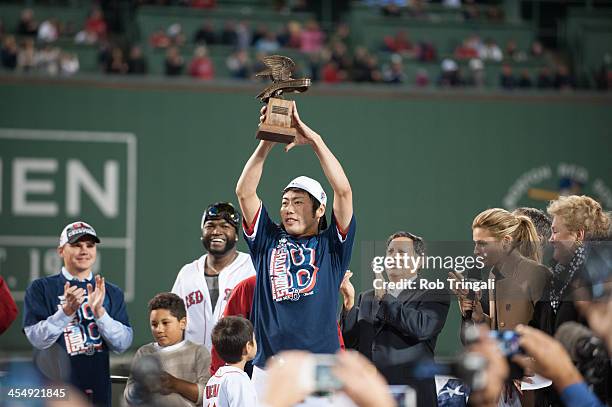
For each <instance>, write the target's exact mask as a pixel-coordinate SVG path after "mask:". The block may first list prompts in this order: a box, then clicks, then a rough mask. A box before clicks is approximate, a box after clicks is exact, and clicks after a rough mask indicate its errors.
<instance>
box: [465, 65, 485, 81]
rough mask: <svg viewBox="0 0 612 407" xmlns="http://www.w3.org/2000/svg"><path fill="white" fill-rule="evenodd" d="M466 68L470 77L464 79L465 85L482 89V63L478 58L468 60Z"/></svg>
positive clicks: (483, 74)
mask: <svg viewBox="0 0 612 407" xmlns="http://www.w3.org/2000/svg"><path fill="white" fill-rule="evenodd" d="M468 66H469V68H470V75H469V76H468V77H467V79H466V85H468V86H473V87H476V88H483V87H484V86H485V72H484V64H483V63H482V61H481V60H480V59H478V58H473V59H470V63H469V64H468Z"/></svg>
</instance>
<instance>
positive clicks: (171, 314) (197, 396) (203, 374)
mask: <svg viewBox="0 0 612 407" xmlns="http://www.w3.org/2000/svg"><path fill="white" fill-rule="evenodd" d="M148 308H149V326H150V328H151V334H152V336H153V338H154V339H155V342H152V343H149V344H146V345H144V346H141V347H140V348H139V349H138V350H137V351H136V354H135V355H134V359H133V360H132V369H131V373H130V377H129V379H128V382H127V384H126V386H125V390H124V392H123V394H124V397H125V401H126V402H127V403H128V404H129V405H155V406H195V405H200V406H201V405H202V400H204V399H206V395H205V392H204V390H205V386H206V382H207V381H208V378H209V377H210V373H209V372H208V370H209V367H210V353H209V352H208V349H206V348H205V347H204V346H201V345H197V344H195V343H193V342H191V341H189V340H187V339H185V329H186V327H187V324H188V322H190V321H188V320H187V312H186V310H185V303H184V301H183V300H182V299H181V297H179V296H178V295H176V294H172V293H159V294H157V295H156V296H155V297H153V298H152V299H151V301H149V307H148ZM146 357H156V358H158V359H157V360H159V362H160V365H161V372H160V373H161V375H160V377H159V378H158V380H159V384H160V386H159V388H157V389H155V388H148V387H145V386H146V385H145V384H144V383H142V382H139V381H138V380H135V379H134V372H138V371H140V370H142V366H143V364H144V363H143V361H144V360H145V359H143V358H146ZM147 373H152V372H147ZM141 380H142V379H141ZM151 393H153V394H151Z"/></svg>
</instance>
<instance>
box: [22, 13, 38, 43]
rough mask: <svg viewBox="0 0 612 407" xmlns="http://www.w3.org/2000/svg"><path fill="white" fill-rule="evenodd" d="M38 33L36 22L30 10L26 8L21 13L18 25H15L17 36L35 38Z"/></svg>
mask: <svg viewBox="0 0 612 407" xmlns="http://www.w3.org/2000/svg"><path fill="white" fill-rule="evenodd" d="M37 33H38V22H36V20H34V12H33V11H32V9H29V8H26V9H23V10H22V11H21V17H19V23H18V24H17V34H18V35H23V36H30V37H36V34H37Z"/></svg>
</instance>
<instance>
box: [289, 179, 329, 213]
mask: <svg viewBox="0 0 612 407" xmlns="http://www.w3.org/2000/svg"><path fill="white" fill-rule="evenodd" d="M289 188H299V189H303V190H304V191H306V192H308V193H309V194H310V195H312V196H314V198H315V199H316V200H317V201H319V203H320V204H321V205H325V206H327V194H325V191H323V187H322V186H321V184H319V181H317V180H314V179H312V178H309V177H306V176H304V175H301V176H299V177H297V178H295V179H294V180H293V181H291V182H290V183H289V184H288V185H287V186H286V187H285V189H284V190H283V191H286V190H288V189H289Z"/></svg>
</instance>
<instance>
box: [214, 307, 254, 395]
mask: <svg viewBox="0 0 612 407" xmlns="http://www.w3.org/2000/svg"><path fill="white" fill-rule="evenodd" d="M212 343H213V346H214V348H215V349H216V351H217V353H218V354H219V356H220V357H221V359H223V361H224V362H225V366H221V367H220V368H219V369H218V370H217V372H216V373H215V374H214V375H213V376H212V377H211V378H210V379H209V380H208V383H206V403H205V406H208V407H254V406H256V405H257V395H256V393H255V387H254V386H253V383H252V382H251V379H249V376H248V375H247V374H246V373H245V372H244V365H245V364H246V362H248V361H249V360H253V358H254V357H255V354H256V353H257V343H256V342H255V336H254V335H253V325H252V324H251V321H249V320H248V319H245V318H242V317H235V316H229V317H225V318H222V319H221V320H219V322H217V325H215V328H214V329H213V331H212Z"/></svg>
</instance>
